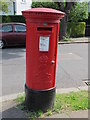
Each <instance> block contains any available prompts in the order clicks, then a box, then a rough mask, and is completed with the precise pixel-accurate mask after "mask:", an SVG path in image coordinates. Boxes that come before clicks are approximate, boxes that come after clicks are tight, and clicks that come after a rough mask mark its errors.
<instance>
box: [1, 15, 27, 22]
mask: <svg viewBox="0 0 90 120" xmlns="http://www.w3.org/2000/svg"><path fill="white" fill-rule="evenodd" d="M9 22H21V23H25V18H24V17H23V16H22V15H9V16H6V15H3V16H2V23H9Z"/></svg>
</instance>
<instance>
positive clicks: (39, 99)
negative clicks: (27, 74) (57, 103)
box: [25, 85, 56, 111]
mask: <svg viewBox="0 0 90 120" xmlns="http://www.w3.org/2000/svg"><path fill="white" fill-rule="evenodd" d="M55 94H56V87H54V88H52V89H49V90H33V89H30V88H28V87H27V85H25V104H26V106H27V107H28V109H29V110H43V111H47V110H48V109H50V108H52V107H53V104H54V100H55Z"/></svg>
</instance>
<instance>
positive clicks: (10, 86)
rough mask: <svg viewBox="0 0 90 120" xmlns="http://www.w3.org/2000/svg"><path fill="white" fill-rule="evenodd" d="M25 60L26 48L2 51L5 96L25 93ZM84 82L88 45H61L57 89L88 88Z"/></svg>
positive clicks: (1, 62)
mask: <svg viewBox="0 0 90 120" xmlns="http://www.w3.org/2000/svg"><path fill="white" fill-rule="evenodd" d="M0 53H1V50H0ZM0 55H1V54H0ZM0 58H1V57H0ZM25 58H26V49H25V48H7V49H3V50H2V59H0V68H1V67H2V95H3V96H4V95H11V94H16V93H21V92H23V91H24V84H25V79H26V73H25V71H26V69H25V66H26V65H25V64H26V63H25ZM82 80H88V44H87V43H82V44H62V45H59V46H58V62H57V77H56V86H57V88H58V89H60V88H73V87H79V86H86V85H85V83H84V82H83V81H82Z"/></svg>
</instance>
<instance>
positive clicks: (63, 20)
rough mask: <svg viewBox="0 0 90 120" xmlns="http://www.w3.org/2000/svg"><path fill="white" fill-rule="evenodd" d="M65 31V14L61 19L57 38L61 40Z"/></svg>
mask: <svg viewBox="0 0 90 120" xmlns="http://www.w3.org/2000/svg"><path fill="white" fill-rule="evenodd" d="M66 33H67V16H66V15H65V17H64V18H63V19H62V21H61V26H60V37H59V40H62V39H63V37H64V36H65V35H66Z"/></svg>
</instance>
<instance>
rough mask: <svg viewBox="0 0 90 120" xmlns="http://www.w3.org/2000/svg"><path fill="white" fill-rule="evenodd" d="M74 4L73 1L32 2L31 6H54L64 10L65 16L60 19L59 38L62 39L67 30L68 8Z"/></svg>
mask: <svg viewBox="0 0 90 120" xmlns="http://www.w3.org/2000/svg"><path fill="white" fill-rule="evenodd" d="M73 5H74V2H66V1H65V0H64V2H58V1H57V2H56V0H55V2H54V0H53V2H32V7H34V8H35V7H48V8H54V9H57V10H61V11H63V12H65V17H64V18H63V19H62V26H61V29H60V39H63V36H65V35H66V32H67V22H68V17H69V14H70V10H71V8H72V6H73Z"/></svg>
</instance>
